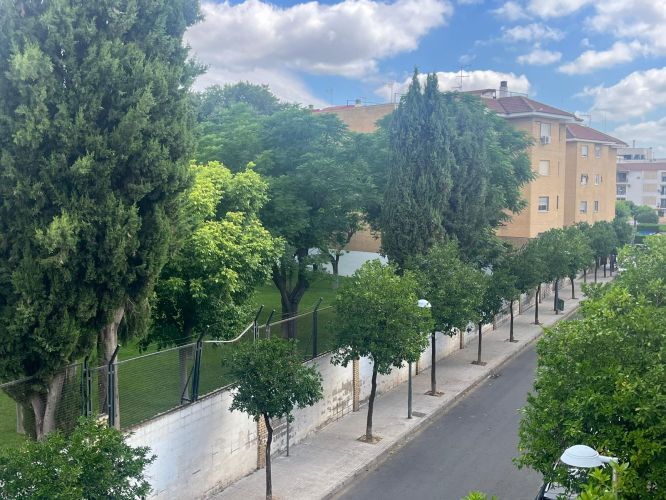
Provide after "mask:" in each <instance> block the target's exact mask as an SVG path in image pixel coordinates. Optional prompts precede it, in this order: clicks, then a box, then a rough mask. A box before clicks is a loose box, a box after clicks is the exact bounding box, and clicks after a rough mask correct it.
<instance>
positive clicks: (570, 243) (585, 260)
mask: <svg viewBox="0 0 666 500" xmlns="http://www.w3.org/2000/svg"><path fill="white" fill-rule="evenodd" d="M562 237H563V241H562V244H563V245H564V248H563V250H564V256H565V259H566V268H567V272H566V276H568V277H569V278H571V279H572V280H573V279H574V278H575V277H576V275H577V274H578V272H579V271H581V270H582V269H585V268H587V267H588V266H589V265H590V263H591V262H592V261H593V259H594V253H593V251H592V247H590V244H589V241H588V239H587V238H586V237H585V234H584V233H583V231H582V230H581V229H580V228H579V227H578V226H569V227H567V228H566V229H564V232H563V234H562Z"/></svg>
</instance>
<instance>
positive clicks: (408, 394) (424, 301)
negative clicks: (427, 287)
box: [407, 299, 432, 418]
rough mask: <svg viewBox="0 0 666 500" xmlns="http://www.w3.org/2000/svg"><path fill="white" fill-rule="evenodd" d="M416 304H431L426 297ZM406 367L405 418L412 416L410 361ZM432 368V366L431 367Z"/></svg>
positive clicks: (428, 305)
mask: <svg viewBox="0 0 666 500" xmlns="http://www.w3.org/2000/svg"><path fill="white" fill-rule="evenodd" d="M418 306H419V307H421V308H426V309H430V308H431V307H432V304H430V302H428V301H427V300H426V299H419V301H418ZM407 369H408V370H409V375H408V378H407V380H408V382H407V418H412V362H411V361H408V362H407ZM431 369H432V368H431Z"/></svg>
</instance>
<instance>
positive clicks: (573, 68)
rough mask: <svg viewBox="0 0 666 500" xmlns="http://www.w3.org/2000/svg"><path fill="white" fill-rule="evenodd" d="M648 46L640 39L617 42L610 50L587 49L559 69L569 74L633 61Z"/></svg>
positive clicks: (582, 72)
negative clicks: (639, 40)
mask: <svg viewBox="0 0 666 500" xmlns="http://www.w3.org/2000/svg"><path fill="white" fill-rule="evenodd" d="M645 50H646V48H645V47H644V46H643V45H642V44H641V43H640V42H638V41H636V40H634V41H632V42H630V43H625V42H615V43H614V44H613V46H612V47H611V48H610V49H608V50H586V51H585V52H583V53H582V54H581V55H579V56H578V57H577V58H576V59H575V60H574V61H572V62H569V63H567V64H563V65H562V66H560V68H559V70H560V71H561V72H562V73H566V74H568V75H581V74H585V73H591V72H593V71H596V70H598V69H602V68H609V67H611V66H615V65H617V64H622V63H627V62H631V61H633V60H634V59H635V58H636V57H638V56H640V55H642V54H644V53H645Z"/></svg>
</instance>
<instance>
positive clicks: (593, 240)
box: [587, 221, 618, 260]
mask: <svg viewBox="0 0 666 500" xmlns="http://www.w3.org/2000/svg"><path fill="white" fill-rule="evenodd" d="M587 234H588V237H589V239H590V246H591V247H592V251H593V252H594V256H595V258H596V259H598V260H603V259H605V258H606V257H608V256H609V255H610V254H611V252H613V250H615V249H616V248H617V247H618V240H617V235H616V233H615V229H613V226H612V225H611V223H610V222H606V221H599V222H595V223H594V224H593V225H592V226H590V229H589V231H588V232H587Z"/></svg>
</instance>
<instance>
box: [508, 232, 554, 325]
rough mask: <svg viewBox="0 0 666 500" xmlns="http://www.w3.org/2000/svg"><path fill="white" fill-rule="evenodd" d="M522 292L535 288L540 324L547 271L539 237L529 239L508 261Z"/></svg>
mask: <svg viewBox="0 0 666 500" xmlns="http://www.w3.org/2000/svg"><path fill="white" fill-rule="evenodd" d="M507 265H508V267H509V269H510V272H511V274H512V275H513V276H514V277H515V279H516V283H515V284H516V288H517V289H518V290H520V291H521V293H525V294H526V293H530V292H531V291H532V290H534V324H536V325H538V324H539V296H540V294H541V283H542V282H543V280H544V275H545V274H546V271H545V269H544V266H545V263H544V259H543V258H542V255H541V248H540V247H539V240H538V238H535V239H531V240H529V241H528V242H527V243H526V244H525V245H524V246H523V247H521V248H520V250H519V251H518V253H517V254H516V255H515V258H511V259H510V261H509V262H508V263H507Z"/></svg>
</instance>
